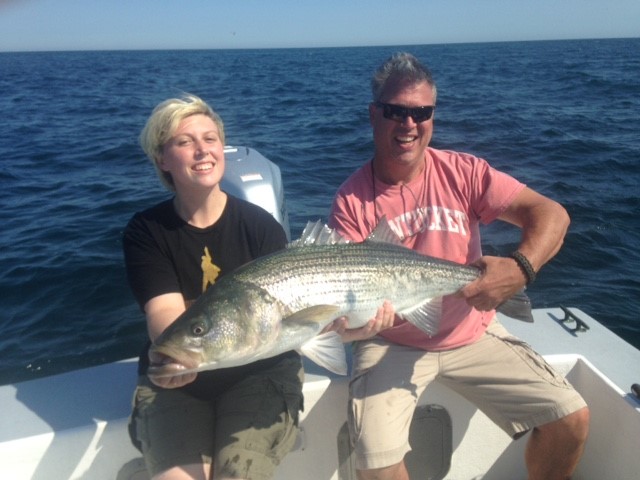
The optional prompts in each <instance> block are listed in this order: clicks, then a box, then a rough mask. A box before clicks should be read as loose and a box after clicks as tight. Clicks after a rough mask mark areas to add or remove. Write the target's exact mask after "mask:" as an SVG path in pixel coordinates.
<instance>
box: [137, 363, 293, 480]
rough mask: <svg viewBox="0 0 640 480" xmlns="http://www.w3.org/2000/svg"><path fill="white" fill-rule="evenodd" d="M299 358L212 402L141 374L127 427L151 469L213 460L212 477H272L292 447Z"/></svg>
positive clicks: (154, 471) (252, 378) (153, 471)
mask: <svg viewBox="0 0 640 480" xmlns="http://www.w3.org/2000/svg"><path fill="white" fill-rule="evenodd" d="M302 376H303V372H302V369H301V367H300V362H299V360H298V359H286V360H284V361H282V362H279V363H278V364H277V365H276V366H274V367H273V368H271V369H269V370H266V371H265V372H261V374H260V375H252V376H249V377H247V378H245V379H243V380H241V381H240V382H239V383H237V384H235V385H234V386H233V387H231V388H230V389H229V390H227V391H226V392H225V393H224V394H223V395H221V396H220V397H219V398H218V399H216V400H215V401H204V400H200V399H197V398H195V397H192V396H191V395H189V394H187V393H185V392H183V391H181V390H180V389H176V390H172V389H162V388H159V387H157V386H155V385H153V384H152V383H151V382H150V381H149V379H148V378H147V377H146V376H141V377H140V378H139V382H138V387H137V388H136V392H135V395H134V406H133V412H132V414H131V419H130V424H129V432H130V434H131V440H132V441H133V443H134V445H136V446H137V447H138V448H139V449H140V450H141V451H142V453H143V455H144V459H145V463H146V465H147V470H148V471H149V473H150V475H152V476H153V475H156V474H158V473H160V472H163V471H165V470H167V469H169V468H171V467H175V466H179V465H190V464H200V463H205V464H211V463H213V465H214V468H215V471H216V475H217V476H224V477H237V478H246V479H255V480H262V479H269V478H272V477H273V474H274V472H275V469H276V467H277V465H278V464H279V463H280V461H281V460H282V459H283V458H284V456H285V455H286V454H287V453H288V452H289V451H290V450H291V448H292V447H293V445H294V443H295V440H296V437H297V434H298V415H299V411H300V410H301V409H302V386H301V385H302Z"/></svg>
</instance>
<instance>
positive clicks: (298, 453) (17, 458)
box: [0, 309, 640, 480]
mask: <svg viewBox="0 0 640 480" xmlns="http://www.w3.org/2000/svg"><path fill="white" fill-rule="evenodd" d="M576 312H577V314H578V315H579V316H580V317H581V318H584V319H585V321H586V322H587V324H588V325H589V326H590V327H591V328H590V330H589V331H587V332H579V333H572V332H571V331H569V329H568V328H567V326H566V325H565V324H563V323H562V322H560V321H559V319H560V318H561V317H562V312H561V311H560V310H559V309H549V310H535V311H534V316H535V319H536V321H535V323H533V324H524V323H520V322H516V321H512V320H510V319H506V318H503V319H502V320H503V322H504V323H505V324H506V325H507V328H509V329H510V330H511V331H512V332H514V333H515V334H517V335H518V336H520V337H521V338H523V339H524V340H526V341H528V342H529V343H531V344H532V345H533V346H534V348H536V349H537V350H538V351H540V352H541V353H543V354H545V357H546V358H547V360H548V361H549V362H550V363H551V364H552V365H553V366H554V367H555V368H557V369H558V370H559V371H560V372H562V373H563V374H564V375H566V377H567V378H568V379H569V381H570V382H571V383H572V384H573V385H574V386H575V387H576V388H577V389H578V390H579V391H580V392H581V394H582V395H583V396H584V398H585V399H586V401H587V403H588V404H589V406H590V409H591V433H590V437H589V441H588V443H587V446H586V451H585V454H584V456H583V458H582V461H581V463H580V465H579V466H578V469H577V472H576V474H575V476H574V478H575V479H585V480H590V479H594V480H595V479H598V480H601V479H603V478H607V479H609V478H611V479H627V478H629V479H630V478H637V474H638V472H640V455H638V445H640V401H639V400H638V399H637V397H635V396H634V395H632V394H631V393H630V392H629V387H630V385H631V383H633V380H634V379H633V378H632V375H633V374H635V373H636V372H637V366H638V365H640V351H638V350H637V349H635V348H634V347H632V346H631V345H629V344H627V343H626V342H624V341H623V340H621V339H620V338H619V337H617V336H615V335H614V334H613V333H611V332H610V331H609V330H607V329H606V328H605V327H603V326H602V325H600V324H599V323H597V322H596V321H595V320H594V319H591V318H589V317H587V316H586V315H585V314H583V313H582V312H579V311H577V310H576ZM613 352H615V355H613ZM307 367H308V370H309V372H308V373H307V378H306V382H305V387H304V394H305V411H304V412H303V414H302V420H301V434H300V436H299V439H298V442H297V444H296V447H295V449H294V451H292V452H291V453H290V454H289V455H287V457H286V458H285V460H284V461H283V463H282V464H281V465H280V467H279V468H278V471H277V475H276V478H277V479H282V480H288V479H299V478H303V477H301V476H300V475H301V472H305V474H304V478H309V479H311V480H338V479H340V480H345V479H355V472H354V470H353V466H352V465H351V459H350V456H349V453H350V449H349V442H348V436H347V432H346V423H345V422H346V402H347V378H345V377H337V376H334V375H330V374H325V373H324V371H321V370H320V369H319V368H318V367H315V366H313V365H310V364H307ZM135 380H136V361H135V360H134V359H131V360H127V361H122V362H116V363H112V364H107V365H101V366H98V367H95V368H89V369H84V370H78V371H74V372H70V373H66V374H62V375H56V376H53V377H48V378H43V379H39V380H34V381H29V382H24V383H18V384H15V385H5V386H2V387H0V404H1V405H2V417H1V419H0V477H1V478H7V479H12V480H23V479H24V480H26V479H33V480H45V479H46V480H56V479H61V480H62V479H64V480H67V479H90V480H103V479H104V480H113V479H118V480H125V479H127V480H132V479H136V480H141V479H144V478H147V477H146V473H145V472H144V464H143V462H142V459H141V456H140V453H139V452H138V451H137V450H136V449H135V448H134V447H133V446H132V445H131V443H130V441H129V437H128V434H127V416H128V414H129V412H130V403H131V396H132V393H133V389H134V385H135ZM635 380H636V381H637V380H638V379H635ZM419 404H420V406H421V407H420V409H419V411H418V413H419V415H418V417H419V418H416V419H414V422H415V425H414V426H415V431H413V432H412V435H413V436H412V438H413V441H414V445H413V448H414V451H413V452H412V453H411V454H409V455H411V458H410V459H409V460H408V462H409V463H410V465H411V468H412V475H413V474H415V477H416V478H446V479H451V480H454V479H455V480H462V479H474V478H480V476H482V478H483V479H485V480H489V479H506V478H509V479H517V478H526V476H525V473H524V461H523V452H524V446H525V443H526V437H525V438H523V439H521V440H518V441H515V442H514V441H512V440H511V439H510V438H509V437H508V436H507V435H506V434H504V433H503V432H502V431H501V430H500V429H499V428H497V427H496V426H495V425H494V424H493V423H492V422H491V421H490V420H489V419H488V418H487V417H486V416H485V415H484V414H482V413H481V412H479V411H478V410H477V409H476V408H475V407H474V406H473V405H472V404H470V403H469V402H467V401H466V400H465V399H463V398H462V397H460V396H458V395H457V394H455V393H453V392H451V391H450V390H448V389H447V388H446V387H444V386H442V385H440V384H439V383H437V382H435V383H434V384H432V385H431V386H430V387H429V388H427V390H426V391H425V393H424V395H423V396H422V397H421V399H420V402H419ZM447 414H448V415H447ZM447 418H450V426H449V425H448V423H447V422H448V420H447ZM447 443H449V445H447ZM449 450H450V452H451V454H450V455H449V454H448V452H449Z"/></svg>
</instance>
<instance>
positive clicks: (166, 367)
mask: <svg viewBox="0 0 640 480" xmlns="http://www.w3.org/2000/svg"><path fill="white" fill-rule="evenodd" d="M201 363H202V355H201V354H199V353H198V352H192V351H188V350H187V351H185V350H182V351H180V352H178V351H176V350H173V349H171V348H169V347H164V346H158V345H152V346H151V348H150V349H149V368H148V370H147V373H148V374H149V375H153V376H156V377H172V376H174V375H181V374H183V373H189V372H195V371H197V369H198V367H199V366H200V364H201Z"/></svg>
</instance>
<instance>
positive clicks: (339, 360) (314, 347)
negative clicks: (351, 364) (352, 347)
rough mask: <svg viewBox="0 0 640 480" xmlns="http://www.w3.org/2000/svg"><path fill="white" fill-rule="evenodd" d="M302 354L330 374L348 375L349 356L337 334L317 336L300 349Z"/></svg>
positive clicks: (329, 333) (328, 333) (327, 333)
mask: <svg viewBox="0 0 640 480" xmlns="http://www.w3.org/2000/svg"><path fill="white" fill-rule="evenodd" d="M300 353H301V354H302V355H304V356H305V357H307V358H308V359H309V360H311V361H312V362H314V363H315V364H317V365H320V366H321V367H324V368H326V369H327V370H329V371H330V372H333V373H336V374H338V375H346V374H347V354H346V353H345V351H344V345H343V344H342V339H341V338H340V335H339V334H338V333H337V332H333V331H331V332H326V333H322V334H320V335H316V336H315V337H313V338H312V339H311V340H309V341H308V342H307V343H305V344H304V345H302V346H301V347H300Z"/></svg>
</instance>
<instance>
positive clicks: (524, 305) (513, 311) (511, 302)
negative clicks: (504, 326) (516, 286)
mask: <svg viewBox="0 0 640 480" xmlns="http://www.w3.org/2000/svg"><path fill="white" fill-rule="evenodd" d="M496 310H497V311H498V312H500V313H502V314H503V315H506V316H507V317H511V318H515V319H516V320H521V321H523V322H529V323H533V313H532V312H531V299H530V298H529V297H528V296H527V294H526V293H524V290H521V291H520V292H518V293H516V294H515V295H514V296H513V297H511V298H509V299H507V300H505V301H504V302H502V303H501V304H500V305H498V307H497V308H496Z"/></svg>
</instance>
